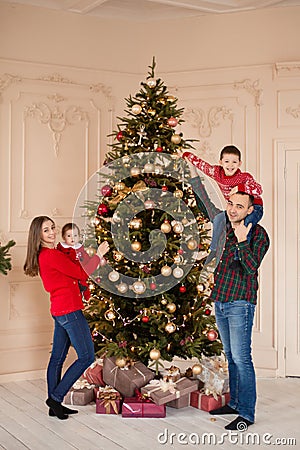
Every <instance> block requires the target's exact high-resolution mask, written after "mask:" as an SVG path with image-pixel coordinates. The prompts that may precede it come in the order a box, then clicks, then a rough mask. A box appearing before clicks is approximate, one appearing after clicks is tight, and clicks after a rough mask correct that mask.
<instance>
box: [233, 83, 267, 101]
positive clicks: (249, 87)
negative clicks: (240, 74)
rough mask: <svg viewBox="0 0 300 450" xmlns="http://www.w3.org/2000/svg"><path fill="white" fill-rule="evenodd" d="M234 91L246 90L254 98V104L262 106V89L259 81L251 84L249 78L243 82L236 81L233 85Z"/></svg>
mask: <svg viewBox="0 0 300 450" xmlns="http://www.w3.org/2000/svg"><path fill="white" fill-rule="evenodd" d="M233 88H234V89H245V91H247V92H248V93H249V94H250V95H252V96H253V97H254V104H255V105H256V106H260V105H261V104H262V100H261V97H262V89H260V88H259V80H255V81H253V82H251V80H249V79H248V78H247V79H245V80H243V81H236V82H235V83H234V84H233Z"/></svg>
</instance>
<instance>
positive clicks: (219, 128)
mask: <svg viewBox="0 0 300 450" xmlns="http://www.w3.org/2000/svg"><path fill="white" fill-rule="evenodd" d="M299 19H300V8H299V7H295V8H274V9H268V10H260V11H256V12H248V13H241V14H232V15H230V14H228V15H222V16H201V17H199V18H194V19H186V20H182V21H175V20H174V21H165V22H161V23H159V24H158V25H157V24H151V23H134V22H133V23H130V22H118V21H116V20H113V21H108V20H105V21H101V20H100V19H97V18H94V17H88V16H79V15H76V14H67V13H59V12H57V11H51V10H43V9H40V8H32V7H22V6H11V5H9V6H8V5H5V4H2V3H1V4H0V57H1V59H0V94H2V103H1V104H0V132H1V134H0V145H1V165H0V199H1V205H2V206H1V208H2V213H1V219H0V236H1V239H0V240H1V241H3V242H4V241H5V240H7V239H9V238H13V239H15V240H16V241H17V246H16V247H15V248H14V249H13V251H12V253H13V262H14V269H13V271H12V272H11V273H10V274H9V276H8V277H6V278H4V277H1V279H0V291H1V311H2V313H1V318H0V367H1V369H0V374H2V375H0V377H1V376H2V377H5V376H7V375H5V374H12V373H14V374H16V373H17V372H20V373H21V374H24V372H29V371H31V372H34V373H37V372H36V371H38V370H43V369H44V367H45V365H46V363H47V359H48V355H49V349H50V344H51V327H52V323H51V320H50V318H49V314H48V297H47V295H46V294H45V293H44V291H43V289H42V286H41V284H40V281H39V280H30V279H27V278H25V277H24V275H23V274H22V265H23V261H24V254H25V244H26V237H27V230H28V225H29V223H30V220H31V218H32V217H33V216H35V215H39V214H43V213H45V214H48V215H50V216H53V215H54V216H55V219H56V220H57V222H58V224H59V225H62V223H63V222H65V221H66V220H67V219H68V218H70V217H71V215H72V206H73V204H74V201H75V199H76V194H77V193H78V192H79V190H80V188H81V187H82V184H83V183H84V181H85V180H86V179H87V177H88V176H89V175H90V174H91V173H93V172H94V171H95V170H96V169H97V167H99V164H101V162H102V161H103V157H104V154H105V151H106V144H107V138H106V136H107V134H108V133H109V132H110V131H111V130H112V129H113V128H114V127H115V125H116V117H117V116H118V115H123V110H124V107H125V103H124V97H127V96H128V95H129V94H134V93H136V92H137V91H138V90H139V83H140V81H141V80H142V79H144V77H145V76H146V73H147V67H148V66H149V64H150V63H151V60H152V56H153V55H155V56H156V60H157V64H158V66H157V75H158V76H160V77H162V78H163V79H164V81H165V82H166V84H167V85H169V88H170V91H171V92H172V93H174V94H175V95H177V96H178V98H179V101H180V104H181V105H182V106H184V107H185V109H186V114H185V119H186V123H185V125H184V126H183V128H182V131H183V132H184V134H185V137H186V138H195V139H199V144H198V145H197V152H199V154H201V155H203V156H205V157H206V158H207V159H209V160H210V161H212V162H214V161H217V158H218V153H219V150H220V148H222V147H223V146H224V145H226V144H228V143H231V142H232V143H234V144H235V145H237V146H239V147H240V148H241V150H242V153H243V160H244V166H243V168H244V169H247V170H249V171H251V172H252V173H253V174H254V175H255V176H256V177H257V178H258V180H259V181H260V182H261V183H262V185H263V187H264V201H265V216H264V219H263V224H264V226H265V227H266V228H267V230H268V232H269V234H270V237H271V241H272V246H271V249H270V251H269V253H268V255H267V257H266V259H265V261H264V263H263V268H262V270H261V277H260V280H261V283H260V285H261V287H260V302H259V307H258V308H257V315H256V328H255V333H254V357H255V362H256V366H257V367H258V370H259V373H260V374H263V375H265V374H267V375H275V374H276V373H277V374H280V375H285V364H284V359H283V353H284V347H285V345H286V339H285V324H284V323H283V321H281V320H280V317H279V314H278V313H277V311H279V312H281V311H282V304H283V306H284V301H283V299H282V295H280V298H279V294H278V293H279V292H281V294H282V292H283V293H284V277H285V274H284V273H283V274H282V273H281V274H280V277H281V280H282V281H281V284H280V286H278V276H279V274H278V273H277V270H278V266H277V264H276V255H277V254H278V252H281V253H282V252H284V248H283V244H282V241H281V239H280V237H279V236H278V230H277V229H278V226H277V217H276V215H275V213H276V211H278V208H279V207H281V204H278V202H279V200H278V198H279V197H278V173H279V174H280V173H281V172H280V170H281V169H280V168H278V167H277V163H278V161H277V159H278V152H277V149H278V148H279V147H278V145H277V142H279V141H280V142H281V143H282V142H283V143H285V142H289V140H291V139H293V140H296V141H298V142H299V141H300V136H299V135H300V132H299V115H297V108H299V104H300V91H299V89H298V86H299V80H300V63H299V62H298V63H297V61H300V55H299V34H300V32H299V26H298V24H299ZM288 61H296V63H285V62H288ZM41 103H43V104H44V105H46V106H47V108H49V110H50V111H52V112H54V111H59V112H61V113H63V114H66V113H67V111H68V108H69V107H70V106H72V107H74V106H75V107H76V108H77V111H78V112H80V114H81V116H80V117H81V120H75V119H74V121H73V122H74V123H73V122H72V124H69V125H68V126H66V127H65V128H63V130H62V132H61V136H60V138H61V139H60V141H59V142H58V141H57V139H58V137H57V136H56V144H57V148H56V150H58V152H57V153H55V139H54V137H55V136H54V133H53V130H51V121H50V120H48V122H47V123H45V124H41V123H40V121H39V116H38V114H37V108H36V105H40V104H41ZM288 108H291V109H288ZM295 110H296V112H294V114H291V111H295ZM288 111H290V112H288ZM201 115H202V116H201ZM200 116H201V117H202V118H203V121H201V120H199V117H200ZM196 117H198V119H196ZM280 148H282V145H281V147H280ZM74 155H76V159H75V161H74V159H73V157H74ZM281 156H282V155H280V158H279V160H280V161H281V160H282V158H281ZM70 160H72V173H69V172H68V170H67V168H68V162H69V161H70ZM275 168H276V171H275ZM40 173H42V175H40ZM62 183H63V184H62ZM41 184H42V185H43V184H45V185H46V186H47V187H48V186H50V187H51V189H53V192H52V193H50V194H47V195H45V194H44V193H43V190H42V189H41V188H40V186H41ZM68 185H69V186H72V188H70V187H68ZM62 192H63V195H61V193H62ZM280 199H281V197H280ZM280 201H284V200H280ZM279 304H280V308H279ZM295 326H297V324H296V322H295ZM26 375H27V376H28V373H27V374H26ZM20 376H22V375H20ZM0 379H1V378H0Z"/></svg>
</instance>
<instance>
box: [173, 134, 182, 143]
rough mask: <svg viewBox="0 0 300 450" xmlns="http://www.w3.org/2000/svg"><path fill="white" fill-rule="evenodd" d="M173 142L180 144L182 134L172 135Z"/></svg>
mask: <svg viewBox="0 0 300 450" xmlns="http://www.w3.org/2000/svg"><path fill="white" fill-rule="evenodd" d="M171 142H173V144H180V142H181V136H180V134H176V133H175V134H173V135H172V137H171Z"/></svg>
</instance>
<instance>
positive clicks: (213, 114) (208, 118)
mask: <svg viewBox="0 0 300 450" xmlns="http://www.w3.org/2000/svg"><path fill="white" fill-rule="evenodd" d="M183 116H184V119H185V120H186V121H187V122H188V123H190V125H191V126H192V127H194V128H197V130H198V133H199V135H200V136H201V137H202V138H204V137H205V138H207V137H209V136H211V134H212V131H213V128H217V127H218V126H220V120H230V121H231V122H233V113H232V111H231V109H227V108H226V107H225V106H215V107H212V108H210V109H209V110H208V112H207V113H206V112H205V111H204V110H203V109H202V108H186V111H185V112H184V115H183Z"/></svg>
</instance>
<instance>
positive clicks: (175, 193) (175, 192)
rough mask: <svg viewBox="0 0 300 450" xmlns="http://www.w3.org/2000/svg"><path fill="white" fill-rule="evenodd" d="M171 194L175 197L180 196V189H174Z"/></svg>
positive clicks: (181, 193) (181, 194) (181, 195)
mask: <svg viewBox="0 0 300 450" xmlns="http://www.w3.org/2000/svg"><path fill="white" fill-rule="evenodd" d="M173 195H174V197H175V198H182V197H183V192H182V191H181V190H180V189H176V191H174V192H173Z"/></svg>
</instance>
